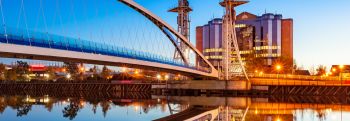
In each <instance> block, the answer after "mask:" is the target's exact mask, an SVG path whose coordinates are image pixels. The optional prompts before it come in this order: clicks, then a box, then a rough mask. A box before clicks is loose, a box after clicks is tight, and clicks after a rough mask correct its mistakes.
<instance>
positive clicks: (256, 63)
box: [245, 52, 268, 73]
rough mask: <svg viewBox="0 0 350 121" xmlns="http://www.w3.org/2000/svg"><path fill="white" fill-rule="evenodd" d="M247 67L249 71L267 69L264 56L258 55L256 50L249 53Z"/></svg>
mask: <svg viewBox="0 0 350 121" xmlns="http://www.w3.org/2000/svg"><path fill="white" fill-rule="evenodd" d="M245 67H246V69H247V72H250V73H254V72H255V71H265V72H266V71H267V70H268V69H267V68H266V66H265V62H264V58H261V57H256V54H255V52H253V53H251V54H249V55H248V56H247V57H246V64H245Z"/></svg>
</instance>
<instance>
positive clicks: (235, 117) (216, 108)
mask: <svg viewBox="0 0 350 121" xmlns="http://www.w3.org/2000/svg"><path fill="white" fill-rule="evenodd" d="M348 100H349V99H347V98H340V97H322V98H320V97H278V98H276V97H263V98H254V97H201V96H197V97H191V96H151V95H149V94H140V93H133V94H131V93H130V94H119V93H113V94H109V93H103V94H99V93H97V94H96V93H92V94H88V93H86V92H78V93H74V94H69V93H68V94H59V95H58V94H41V93H39V94H38V93H33V94H31V93H29V94H18V95H17V94H3V95H1V96H0V113H1V114H0V117H1V115H2V114H3V113H4V111H6V108H10V109H13V110H14V111H16V112H17V114H16V116H17V117H24V116H28V115H31V113H35V112H34V111H33V110H32V109H33V107H34V106H42V107H44V110H47V111H48V112H51V111H52V110H54V108H57V107H60V109H62V110H61V113H62V114H61V118H62V117H63V118H65V119H69V120H75V118H76V117H77V116H78V115H80V112H81V110H83V109H86V108H91V110H89V111H91V112H93V114H96V113H99V111H100V113H102V115H103V117H107V116H108V115H115V114H108V112H109V111H110V110H112V109H114V107H125V110H123V111H124V112H126V114H128V112H130V111H133V112H135V113H137V114H139V115H155V114H154V113H151V114H150V112H155V113H160V112H162V113H164V112H167V115H163V116H158V117H157V116H154V119H152V120H158V121H166V120H191V121H333V120H337V121H340V120H343V117H344V119H345V118H347V119H348V118H350V117H346V116H349V115H348V114H349V111H350V104H349V103H348V102H349V101H348ZM343 114H344V115H343ZM81 115H85V114H81Z"/></svg>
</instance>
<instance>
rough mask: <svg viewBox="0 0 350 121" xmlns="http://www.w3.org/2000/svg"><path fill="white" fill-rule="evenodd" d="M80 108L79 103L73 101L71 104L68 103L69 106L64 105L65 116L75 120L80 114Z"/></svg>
mask: <svg viewBox="0 0 350 121" xmlns="http://www.w3.org/2000/svg"><path fill="white" fill-rule="evenodd" d="M79 110H80V107H79V103H78V102H71V103H70V104H69V105H67V107H64V109H63V110H62V113H63V117H65V118H69V120H73V119H74V118H75V117H76V116H77V115H78V111H79Z"/></svg>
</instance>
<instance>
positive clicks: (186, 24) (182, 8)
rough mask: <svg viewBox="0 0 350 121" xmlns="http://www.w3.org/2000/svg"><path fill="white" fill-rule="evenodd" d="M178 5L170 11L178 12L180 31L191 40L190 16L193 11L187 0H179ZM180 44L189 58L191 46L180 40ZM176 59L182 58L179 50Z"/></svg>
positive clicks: (187, 58)
mask: <svg viewBox="0 0 350 121" xmlns="http://www.w3.org/2000/svg"><path fill="white" fill-rule="evenodd" d="M178 1H179V2H178V6H177V7H175V8H172V9H170V10H169V12H176V13H178V16H177V24H178V31H179V33H181V34H182V35H183V36H184V37H186V39H187V40H188V41H189V40H190V17H189V13H190V12H191V11H192V8H190V6H189V3H188V1H187V0H178ZM178 44H179V45H180V50H181V52H182V53H183V55H184V56H185V57H184V58H185V59H186V60H189V54H190V50H189V48H188V47H187V46H186V45H185V44H184V43H182V42H181V41H179V40H178ZM174 59H176V60H181V59H182V58H181V55H180V53H179V52H178V51H176V50H175V53H174Z"/></svg>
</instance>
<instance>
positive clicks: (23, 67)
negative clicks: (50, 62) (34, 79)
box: [14, 61, 30, 81]
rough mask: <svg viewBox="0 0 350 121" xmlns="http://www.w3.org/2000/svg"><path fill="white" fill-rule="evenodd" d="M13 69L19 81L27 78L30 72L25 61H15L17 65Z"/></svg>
mask: <svg viewBox="0 0 350 121" xmlns="http://www.w3.org/2000/svg"><path fill="white" fill-rule="evenodd" d="M14 69H15V70H16V73H17V74H18V75H19V77H18V80H19V81H27V80H28V74H30V70H29V64H28V63H27V62H24V61H17V67H16V68H14Z"/></svg>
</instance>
